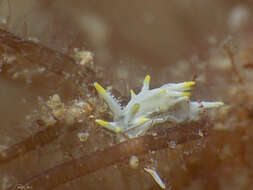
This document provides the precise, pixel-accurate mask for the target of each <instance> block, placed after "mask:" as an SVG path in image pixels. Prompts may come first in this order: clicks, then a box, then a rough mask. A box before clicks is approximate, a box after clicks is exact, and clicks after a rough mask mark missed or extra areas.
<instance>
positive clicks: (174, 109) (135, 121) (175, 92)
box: [94, 75, 223, 138]
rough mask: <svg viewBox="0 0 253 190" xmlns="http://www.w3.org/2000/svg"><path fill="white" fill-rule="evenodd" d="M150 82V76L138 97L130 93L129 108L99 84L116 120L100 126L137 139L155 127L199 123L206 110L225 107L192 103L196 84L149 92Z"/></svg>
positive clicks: (100, 92) (217, 103)
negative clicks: (168, 122) (164, 124)
mask: <svg viewBox="0 0 253 190" xmlns="http://www.w3.org/2000/svg"><path fill="white" fill-rule="evenodd" d="M149 82H150V76H149V75H147V76H146V77H145V79H144V81H143V87H142V89H141V91H140V92H139V93H138V94H135V93H134V92H133V90H131V91H130V93H131V99H130V101H129V102H128V104H127V105H126V106H125V107H122V106H121V105H120V104H119V102H118V101H117V99H116V98H115V97H114V96H113V95H112V94H111V93H110V92H107V91H106V90H105V89H104V88H103V87H102V86H101V85H99V84H98V83H96V82H95V83H94V86H95V88H96V90H97V92H98V94H99V95H100V96H101V97H102V98H103V99H104V100H105V101H106V103H107V104H108V106H109V108H110V109H111V111H112V112H113V116H114V117H113V122H107V121H103V120H101V119H97V120H96V122H97V123H98V124H99V125H101V126H103V127H105V128H107V129H109V130H110V131H113V132H115V133H119V132H121V133H124V134H125V135H126V136H128V137H129V138H135V137H138V136H140V135H143V134H145V132H146V131H147V130H148V129H149V128H150V127H152V126H153V125H154V124H157V123H163V122H166V121H170V122H174V123H181V122H184V121H186V120H198V119H199V116H200V114H201V113H202V112H204V111H205V110H206V109H209V108H215V107H219V106H221V105H223V102H204V101H202V102H191V101H190V99H189V98H190V95H191V94H190V92H189V90H190V89H191V87H192V86H193V85H195V82H193V81H189V82H182V83H168V84H165V85H163V86H161V87H160V88H155V89H149Z"/></svg>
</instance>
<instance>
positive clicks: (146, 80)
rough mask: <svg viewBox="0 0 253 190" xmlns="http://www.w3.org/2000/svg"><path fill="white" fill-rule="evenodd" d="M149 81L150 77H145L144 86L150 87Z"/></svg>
mask: <svg viewBox="0 0 253 190" xmlns="http://www.w3.org/2000/svg"><path fill="white" fill-rule="evenodd" d="M149 81H150V76H149V75H147V76H146V77H145V79H144V84H145V85H149Z"/></svg>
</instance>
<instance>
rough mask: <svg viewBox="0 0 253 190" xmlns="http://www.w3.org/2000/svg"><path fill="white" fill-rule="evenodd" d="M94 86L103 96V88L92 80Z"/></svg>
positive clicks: (104, 92)
mask: <svg viewBox="0 0 253 190" xmlns="http://www.w3.org/2000/svg"><path fill="white" fill-rule="evenodd" d="M94 86H95V88H96V90H97V92H98V93H99V94H100V95H102V96H104V95H105V94H106V91H105V89H104V88H103V87H102V86H101V85H100V84H98V83H97V82H94Z"/></svg>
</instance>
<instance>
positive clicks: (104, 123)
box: [95, 119, 109, 127]
mask: <svg viewBox="0 0 253 190" xmlns="http://www.w3.org/2000/svg"><path fill="white" fill-rule="evenodd" d="M95 121H96V123H98V124H99V125H101V126H103V127H108V126H109V122H108V121H104V120H102V119H96V120H95Z"/></svg>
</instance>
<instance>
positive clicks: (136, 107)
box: [131, 103, 140, 115]
mask: <svg viewBox="0 0 253 190" xmlns="http://www.w3.org/2000/svg"><path fill="white" fill-rule="evenodd" d="M139 109H140V104H138V103H135V104H134V105H133V107H132V108H131V112H132V115H135V114H136V113H137V112H138V111H139Z"/></svg>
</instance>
